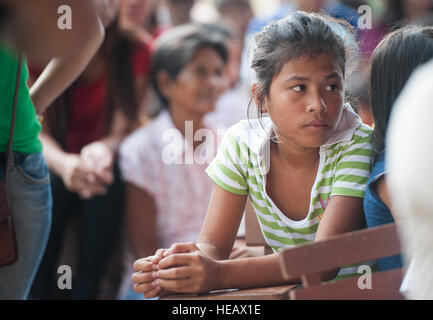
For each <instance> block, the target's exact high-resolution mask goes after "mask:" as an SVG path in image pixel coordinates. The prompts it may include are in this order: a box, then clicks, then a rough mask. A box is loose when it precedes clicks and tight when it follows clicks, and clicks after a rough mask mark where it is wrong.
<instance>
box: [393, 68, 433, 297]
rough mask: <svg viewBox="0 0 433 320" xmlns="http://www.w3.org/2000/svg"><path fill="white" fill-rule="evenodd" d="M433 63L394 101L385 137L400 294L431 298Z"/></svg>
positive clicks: (432, 280) (432, 260)
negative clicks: (402, 270) (400, 264)
mask: <svg viewBox="0 0 433 320" xmlns="http://www.w3.org/2000/svg"><path fill="white" fill-rule="evenodd" d="M432 74H433V60H431V61H430V62H429V63H427V64H424V65H423V66H422V67H420V68H419V69H418V70H417V71H416V72H415V73H414V74H413V75H412V77H411V79H410V80H409V82H408V83H407V85H406V87H405V89H404V91H403V93H402V94H401V95H400V97H399V98H398V100H397V101H396V104H395V107H394V109H393V113H392V115H391V119H390V124H389V133H388V137H387V145H388V148H387V152H386V156H387V163H386V164H387V166H388V168H389V174H388V175H389V186H390V196H391V199H392V203H393V208H395V212H396V214H397V216H398V218H399V220H400V222H401V223H400V224H399V231H400V236H401V239H402V245H403V250H404V252H405V253H406V256H405V261H404V262H405V265H406V266H407V265H408V264H409V268H408V270H407V273H406V275H405V278H404V280H403V284H402V288H401V291H402V292H403V294H405V296H406V298H408V299H415V300H419V299H429V300H431V299H433V291H432V287H433V275H432V272H431V270H432V268H433V254H432V250H431V249H432V246H433V237H432V234H433V233H432V230H433V205H432V202H431V199H432V197H433V192H432V191H433V187H432V185H431V182H432V181H433V170H432V163H433V148H432V141H433V126H432V125H431V119H432V118H433V102H432V101H433V82H432V81H431V79H432Z"/></svg>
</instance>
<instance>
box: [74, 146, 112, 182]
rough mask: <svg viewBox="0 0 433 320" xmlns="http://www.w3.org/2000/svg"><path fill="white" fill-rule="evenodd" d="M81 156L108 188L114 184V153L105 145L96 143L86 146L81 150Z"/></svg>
mask: <svg viewBox="0 0 433 320" xmlns="http://www.w3.org/2000/svg"><path fill="white" fill-rule="evenodd" d="M80 156H81V159H82V160H83V162H84V163H85V165H86V166H87V167H88V168H92V170H93V171H94V173H95V174H96V177H97V178H98V179H99V180H100V181H101V182H102V183H104V184H105V185H107V186H108V185H111V184H112V183H113V181H114V176H113V162H114V153H113V151H112V150H111V149H110V148H109V147H108V146H107V145H106V144H105V143H103V142H100V141H96V142H93V143H90V144H88V145H86V146H85V147H84V148H82V149H81V153H80Z"/></svg>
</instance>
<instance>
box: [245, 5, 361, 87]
mask: <svg viewBox="0 0 433 320" xmlns="http://www.w3.org/2000/svg"><path fill="white" fill-rule="evenodd" d="M296 10H302V11H306V12H324V13H327V14H328V15H330V16H333V17H335V18H340V19H344V20H346V21H348V22H349V23H350V24H351V25H353V26H355V27H357V23H358V14H357V12H356V11H355V10H354V9H353V8H351V7H349V6H346V5H344V4H342V3H341V2H339V1H335V0H281V1H280V2H279V6H278V7H277V9H276V10H274V11H273V12H271V13H270V14H267V15H265V16H258V17H255V18H254V19H252V20H251V21H250V23H249V25H248V28H247V32H246V35H245V40H244V49H243V53H242V64H241V81H242V82H243V83H246V84H248V83H252V82H253V80H254V74H253V72H252V69H251V61H252V57H253V54H254V48H255V41H254V35H255V34H256V33H257V32H259V31H260V30H261V29H262V28H263V27H264V26H265V25H267V24H268V23H269V22H270V21H271V20H276V19H281V18H283V17H286V16H287V15H288V14H290V13H292V12H294V11H296Z"/></svg>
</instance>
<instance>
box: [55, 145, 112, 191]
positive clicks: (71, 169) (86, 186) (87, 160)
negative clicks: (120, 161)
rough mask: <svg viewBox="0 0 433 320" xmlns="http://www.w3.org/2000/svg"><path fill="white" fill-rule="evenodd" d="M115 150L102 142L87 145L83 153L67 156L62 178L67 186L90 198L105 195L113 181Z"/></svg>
mask: <svg viewBox="0 0 433 320" xmlns="http://www.w3.org/2000/svg"><path fill="white" fill-rule="evenodd" d="M113 160H114V154H113V152H112V151H111V150H110V149H109V148H108V147H107V146H106V145H105V144H104V143H102V142H94V143H91V144H89V145H87V146H85V147H84V148H83V149H82V150H81V153H80V154H79V155H78V154H68V155H67V157H66V158H65V163H64V170H63V172H62V179H63V182H64V184H65V186H66V188H67V189H68V190H70V191H73V192H77V193H78V194H79V196H80V197H82V198H84V199H89V198H91V197H93V196H95V195H103V194H105V193H106V192H107V187H108V186H110V185H111V184H112V183H113V180H114V177H113Z"/></svg>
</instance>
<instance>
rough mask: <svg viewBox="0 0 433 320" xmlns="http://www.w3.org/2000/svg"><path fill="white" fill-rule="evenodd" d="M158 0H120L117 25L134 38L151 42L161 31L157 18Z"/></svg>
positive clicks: (162, 28)
mask: <svg viewBox="0 0 433 320" xmlns="http://www.w3.org/2000/svg"><path fill="white" fill-rule="evenodd" d="M159 2H160V1H159V0H121V1H120V8H119V27H120V29H122V30H124V31H125V32H127V33H128V34H130V35H131V36H132V37H133V38H134V39H136V40H138V41H141V42H143V43H148V44H151V43H152V41H153V40H154V39H155V38H156V37H158V36H159V35H160V34H161V33H162V32H163V31H164V29H165V28H164V27H163V26H161V25H160V22H159V20H158V12H159V8H160V6H159Z"/></svg>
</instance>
